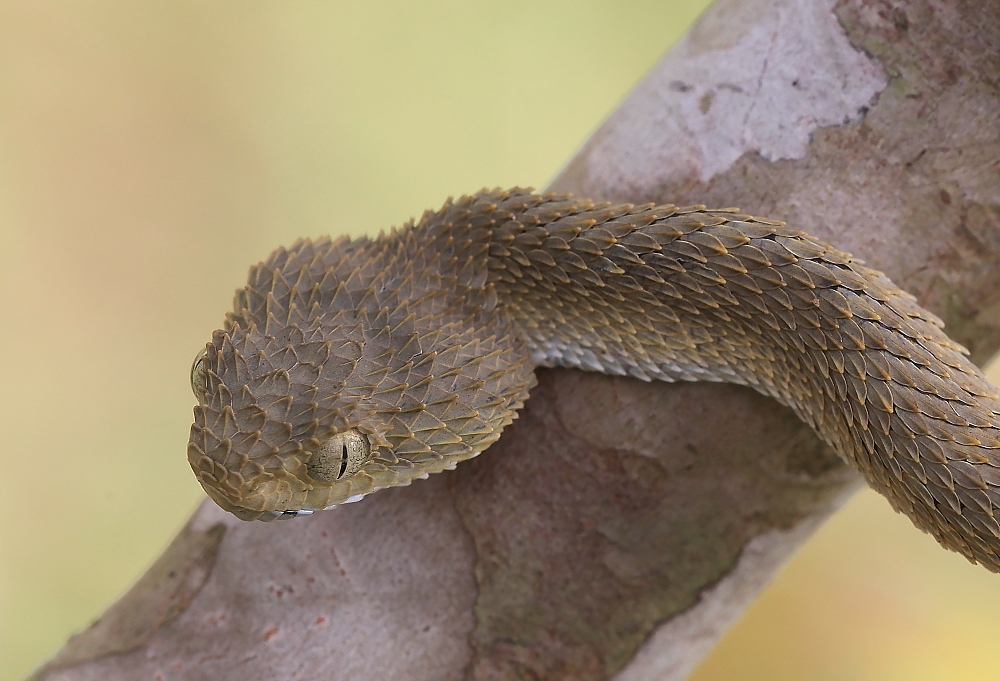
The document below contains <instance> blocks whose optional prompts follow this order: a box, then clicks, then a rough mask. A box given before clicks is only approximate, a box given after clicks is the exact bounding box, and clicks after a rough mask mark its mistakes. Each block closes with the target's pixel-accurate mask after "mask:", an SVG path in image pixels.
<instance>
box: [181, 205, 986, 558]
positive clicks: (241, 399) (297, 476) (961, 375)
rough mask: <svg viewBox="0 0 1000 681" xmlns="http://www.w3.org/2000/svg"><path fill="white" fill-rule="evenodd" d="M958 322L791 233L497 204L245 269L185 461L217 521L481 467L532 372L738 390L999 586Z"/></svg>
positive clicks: (970, 378)
mask: <svg viewBox="0 0 1000 681" xmlns="http://www.w3.org/2000/svg"><path fill="white" fill-rule="evenodd" d="M943 326H944V324H943V323H942V321H941V320H940V319H939V318H938V317H936V316H935V315H933V314H932V313H930V312H928V311H927V310H925V309H923V308H922V307H920V306H919V304H918V303H917V302H916V299H915V298H914V296H912V295H910V294H909V293H906V292H905V291H903V290H901V289H900V288H899V287H897V286H896V285H895V284H893V283H892V281H890V280H889V279H888V278H887V277H886V276H885V275H884V274H882V273H881V272H879V271H876V270H874V269H871V268H869V267H867V266H865V264H864V262H863V261H861V260H858V259H856V258H853V257H852V256H851V255H849V254H847V253H844V252H842V251H840V250H838V249H836V248H834V247H833V246H831V245H829V244H827V243H824V242H823V241H821V240H819V239H817V238H814V237H812V236H810V235H808V234H806V233H804V232H802V231H799V230H796V229H793V228H791V227H789V226H787V224H786V223H785V222H782V221H777V220H770V219H764V218H758V217H753V216H750V215H747V214H745V213H742V212H741V211H740V210H739V209H737V208H722V209H708V208H706V207H705V206H703V205H695V206H676V205H672V204H667V205H654V204H651V203H650V204H642V205H634V204H628V203H622V204H616V203H612V202H606V201H595V200H591V199H586V198H582V197H575V196H573V195H570V194H559V193H534V192H532V191H531V190H529V189H521V188H515V189H510V190H503V189H494V190H482V191H480V192H479V193H477V194H474V195H469V196H463V197H461V198H459V199H457V200H454V199H449V200H448V201H446V202H445V204H444V205H443V207H442V208H441V209H440V210H437V211H426V212H424V214H423V216H422V217H421V218H420V219H419V220H412V219H411V220H409V221H408V222H406V223H404V224H402V225H401V226H400V227H393V228H391V229H390V230H389V231H383V232H381V233H380V234H379V235H378V236H375V237H360V238H349V237H347V236H343V237H339V238H330V237H323V238H318V239H315V240H312V239H300V240H298V241H296V242H295V243H294V244H293V245H291V246H290V247H288V248H279V249H278V250H276V251H275V252H274V253H272V254H271V255H270V257H268V258H267V259H266V260H265V261H263V262H261V263H259V264H257V265H255V266H253V267H251V268H250V272H249V276H248V282H247V284H246V286H244V287H243V288H242V289H240V290H238V291H237V292H236V295H235V300H234V305H233V310H232V312H229V313H227V315H226V317H225V322H224V325H223V328H222V329H220V330H217V331H215V332H214V333H213V335H212V338H211V341H210V342H209V343H207V344H206V345H205V347H204V349H203V350H202V351H201V352H199V353H198V355H197V357H196V358H195V361H194V364H193V366H192V370H191V384H192V389H193V391H194V393H195V396H196V397H197V400H198V404H197V406H196V407H195V408H194V423H193V425H192V426H191V431H190V439H189V443H188V448H187V457H188V462H189V463H190V465H191V468H192V469H193V471H194V473H195V475H196V476H197V479H198V480H199V482H200V483H201V485H202V487H203V488H204V490H205V492H206V493H207V494H208V496H209V497H211V498H212V499H213V500H214V501H215V502H216V503H217V504H218V505H219V506H220V507H222V508H223V509H225V510H226V511H229V512H231V513H233V514H235V515H236V516H237V517H239V518H241V519H244V520H273V519H275V518H291V517H297V516H303V515H309V514H311V513H313V512H314V511H319V510H322V509H329V508H333V507H335V506H338V505H340V504H344V503H351V502H355V501H358V500H360V499H362V498H363V497H364V496H365V495H368V494H370V493H372V492H375V491H377V490H381V489H384V488H388V487H394V486H399V485H408V484H410V483H412V482H413V481H414V480H416V479H424V478H426V477H427V476H428V475H429V474H432V473H437V472H440V471H444V470H450V469H454V468H455V466H456V465H457V464H458V463H459V462H461V461H464V460H467V459H471V458H472V457H475V456H477V455H479V454H480V453H482V452H483V451H484V450H486V448H488V447H489V446H490V445H491V444H492V443H493V442H495V441H496V440H497V439H498V438H499V437H500V434H501V432H502V431H503V429H504V428H505V427H506V426H508V425H509V424H510V423H511V422H512V421H513V420H514V419H515V418H516V417H517V413H518V410H519V409H520V408H521V407H522V406H523V404H524V402H525V400H526V399H527V398H528V393H529V391H530V389H531V388H532V386H534V385H535V369H536V368H537V367H571V368H577V369H583V370H586V371H595V372H602V373H605V374H611V375H619V376H630V377H633V378H637V379H641V380H644V381H651V380H657V381H715V382H726V383H734V384H739V385H743V386H748V387H750V388H752V389H754V390H756V391H758V392H760V393H763V394H764V395H768V396H770V397H772V398H774V399H776V400H777V401H778V402H780V403H782V404H784V405H787V406H788V407H790V408H791V409H792V410H793V411H794V412H795V413H796V414H797V415H798V417H799V418H801V419H802V420H803V421H805V422H806V423H807V424H808V425H810V426H811V427H812V428H813V429H814V430H815V432H816V433H817V434H818V435H819V437H820V438H821V439H822V440H823V441H825V442H826V443H827V444H829V445H830V446H831V447H832V448H833V449H834V450H835V451H836V452H837V453H838V454H839V455H840V456H841V457H842V458H843V459H844V460H846V461H847V462H848V463H849V464H850V465H852V466H853V467H854V468H855V469H856V470H857V471H859V472H860V474H861V475H862V476H863V477H864V479H865V480H866V481H867V482H868V484H869V485H870V486H871V487H873V488H874V489H875V490H876V491H878V492H880V493H881V494H882V495H884V496H885V497H886V498H887V499H888V500H889V502H890V504H891V505H892V507H893V508H894V509H896V510H897V511H899V512H902V513H904V514H905V515H907V516H908V517H909V518H910V519H911V520H912V521H913V523H914V524H915V525H916V526H917V527H918V528H920V529H922V530H924V531H925V532H928V533H929V534H931V535H932V536H933V537H934V538H935V539H937V541H938V542H939V543H940V544H942V545H943V546H944V547H946V548H949V549H952V550H954V551H957V552H959V553H960V554H962V555H963V556H965V557H966V558H968V559H969V560H970V561H972V562H974V563H980V564H982V565H983V566H985V567H986V568H987V569H989V570H992V571H994V572H998V571H1000V524H998V522H997V516H998V515H1000V399H998V392H997V389H996V388H994V387H993V386H992V385H991V384H990V383H989V382H988V381H987V380H986V378H985V377H984V375H983V374H982V372H981V371H980V370H979V369H978V368H977V367H976V366H974V365H973V364H972V363H971V362H970V361H969V360H968V359H967V357H966V355H967V354H968V352H967V351H966V350H965V348H963V347H962V346H961V345H960V344H958V343H956V342H955V341H953V340H951V339H950V338H949V337H948V336H947V335H946V334H945V333H944V331H943Z"/></svg>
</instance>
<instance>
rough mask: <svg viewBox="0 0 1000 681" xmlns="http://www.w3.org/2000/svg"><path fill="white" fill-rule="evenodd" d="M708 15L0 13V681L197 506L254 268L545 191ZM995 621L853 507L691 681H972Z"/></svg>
mask: <svg viewBox="0 0 1000 681" xmlns="http://www.w3.org/2000/svg"><path fill="white" fill-rule="evenodd" d="M706 4H707V2H706V1H705V0H695V1H690V0H677V1H674V2H671V1H669V0H576V1H575V2H569V1H568V0H532V1H531V2H528V1H527V0H505V1H499V0H495V1H494V2H476V1H474V0H471V1H470V0H433V1H428V2H412V1H410V2H407V1H405V0H384V1H381V2H374V3H367V4H365V3H353V2H350V3H349V2H329V1H328V2H320V1H317V0H302V1H300V2H287V3H279V2H262V1H247V0H243V1H240V2H236V1H224V0H173V1H172V2H158V3H137V2H132V1H126V0H89V1H86V2H83V1H80V0H61V1H58V2H56V1H53V0H0V320H2V321H0V323H2V327H0V357H2V358H3V369H4V373H3V376H4V378H3V383H2V385H3V390H2V391H0V419H2V422H0V424H2V430H3V433H4V437H3V441H2V442H3V444H2V446H0V470H2V475H3V483H4V492H3V494H2V495H0V505H2V516H3V522H2V523H0V679H11V680H15V679H20V678H23V677H24V676H25V675H26V674H27V673H28V672H29V671H30V670H31V669H32V668H33V667H35V666H36V665H38V664H39V663H40V662H41V661H42V660H43V659H44V658H45V657H47V656H48V655H50V654H51V653H52V652H54V651H55V650H56V649H57V648H58V647H59V646H60V645H61V643H62V642H63V641H64V640H65V639H66V637H67V636H68V635H69V634H70V633H72V632H74V631H77V630H79V629H81V628H83V627H85V626H86V625H87V624H88V623H89V622H90V621H91V620H92V619H93V618H95V617H96V616H97V615H98V614H99V613H100V612H101V610H102V609H103V608H104V607H105V606H106V605H107V604H108V603H109V602H110V601H112V600H113V599H114V598H116V597H117V596H118V595H119V594H121V593H122V591H123V590H124V589H126V588H127V587H128V585H129V584H130V583H131V581H132V580H134V579H135V578H136V577H137V576H138V575H139V574H140V573H141V572H142V571H143V569H144V568H145V567H146V566H147V565H149V563H150V562H151V561H152V560H153V558H154V557H155V556H156V555H157V554H158V553H159V552H160V551H161V550H162V549H163V548H164V546H165V545H166V543H167V541H168V540H169V538H170V537H171V536H172V535H173V534H174V533H175V532H176V531H177V529H178V528H179V527H180V526H181V524H182V523H183V522H184V520H185V519H186V518H187V516H188V515H189V514H190V512H191V511H192V510H193V509H194V507H195V505H196V504H197V503H198V501H199V500H200V499H201V498H202V493H201V491H200V489H199V487H198V485H197V484H196V483H195V480H194V477H193V476H192V475H191V472H190V470H189V469H188V466H187V463H186V461H185V458H184V449H185V443H186V440H187V429H188V425H189V423H190V418H191V406H192V404H193V402H194V398H193V397H192V395H191V392H190V389H189V387H188V370H189V367H190V363H191V360H192V358H193V356H194V354H195V352H197V350H198V349H199V348H200V347H201V346H202V344H203V343H204V342H205V341H206V340H207V339H208V338H209V335H210V333H211V331H212V330H213V329H214V328H216V327H217V326H218V325H219V323H220V322H221V320H222V315H223V313H224V312H225V310H226V309H227V308H228V306H229V303H230V301H231V297H232V292H233V290H234V289H235V288H236V287H237V286H240V285H242V281H243V278H244V275H245V273H246V269H247V266H248V265H249V264H250V263H252V262H256V261H257V260H259V259H261V258H263V257H264V256H265V255H266V254H267V253H268V252H269V251H270V250H271V249H272V248H273V247H274V246H276V245H278V244H282V243H286V244H287V243H289V242H290V241H292V240H293V239H294V238H295V237H298V236H305V235H319V234H326V233H343V232H350V233H354V234H358V233H362V232H371V231H376V230H378V229H380V228H383V227H386V226H388V225H390V224H398V223H400V222H402V221H403V220H404V219H405V218H407V217H408V216H410V215H413V214H419V212H420V211H421V210H423V209H424V208H426V207H436V206H438V205H440V203H441V202H442V200H443V199H444V198H445V197H446V196H448V195H449V194H458V193H465V192H470V191H475V190H477V189H479V188H480V187H483V186H490V187H492V186H497V185H505V186H506V185H515V184H520V185H533V186H536V187H541V186H544V185H545V184H546V183H547V182H548V180H549V179H550V178H552V177H553V175H554V174H555V173H556V172H557V170H558V169H559V167H560V165H561V164H562V163H563V162H565V161H566V160H567V159H568V158H569V157H570V156H571V155H572V153H573V151H574V150H575V148H576V147H577V146H578V145H579V144H580V143H581V142H582V141H583V140H584V139H585V137H586V136H587V134H588V133H589V132H590V131H591V130H593V129H594V127H595V126H596V125H597V124H598V123H599V122H600V120H601V119H602V118H603V117H604V116H605V115H606V114H607V113H608V112H609V111H610V110H611V109H612V108H613V107H614V106H615V104H616V103H617V102H618V101H619V100H620V98H621V97H622V96H623V95H624V94H625V93H626V92H627V91H628V89H629V88H630V87H631V86H632V85H633V84H634V83H635V82H636V81H637V80H638V79H639V78H641V77H642V75H643V74H644V72H645V71H647V70H648V69H649V68H650V67H651V66H652V65H653V63H654V62H655V60H656V59H657V57H658V56H659V55H660V54H661V53H662V52H663V51H664V50H665V49H666V48H667V47H668V46H669V45H670V44H671V43H672V42H673V41H674V40H675V39H676V38H677V37H678V36H679V35H681V34H682V33H683V32H684V31H685V30H686V28H687V27H688V26H689V25H690V23H691V22H692V21H693V20H694V19H695V17H696V16H697V14H698V13H699V12H700V11H701V10H702V9H703V8H704V6H705V5H706ZM997 378H998V376H994V381H996V380H997ZM997 606H1000V577H998V576H994V575H990V574H988V573H987V572H985V571H984V570H982V569H981V568H974V567H972V566H970V565H968V564H966V563H965V561H964V560H963V559H961V558H959V557H958V556H956V555H953V554H947V553H945V552H944V551H941V550H939V549H938V548H937V547H936V545H935V544H934V543H933V541H931V540H930V539H929V538H927V537H925V536H923V535H920V534H919V533H918V532H917V531H916V530H914V529H913V528H912V527H910V526H909V523H908V522H907V521H905V520H904V519H902V518H900V517H898V516H895V515H893V514H892V512H891V511H890V510H889V508H888V505H887V504H886V503H885V502H883V501H882V500H881V499H880V498H878V497H875V496H874V495H873V494H871V493H869V492H865V493H862V494H859V495H858V496H857V497H856V498H855V499H854V500H853V501H852V502H851V503H850V504H849V505H848V507H847V508H845V510H844V511H843V512H842V513H841V514H839V515H838V516H837V517H836V518H834V519H833V520H832V521H831V522H830V523H829V524H828V525H826V526H825V527H824V528H823V530H821V531H820V532H819V533H818V534H817V536H816V537H815V538H814V539H813V540H812V541H811V542H810V543H809V545H808V546H807V547H806V548H805V549H804V550H803V551H802V552H801V553H800V554H799V555H798V556H797V557H796V559H795V560H794V561H792V563H791V564H790V566H789V567H788V568H787V569H786V570H785V572H784V573H783V574H782V575H781V577H780V578H779V579H778V580H777V581H776V583H775V584H774V585H773V586H772V587H771V589H770V590H769V591H768V592H767V593H766V594H765V595H764V597H763V598H761V599H760V601H759V602H758V603H757V604H756V605H755V606H754V607H753V608H752V610H751V611H750V613H749V614H748V616H747V617H746V618H744V620H743V621H742V622H741V623H740V624H739V625H738V626H737V627H736V628H735V629H734V631H733V632H732V634H731V635H730V636H729V637H728V639H727V640H726V641H725V643H724V644H723V645H722V646H721V647H720V648H719V649H718V650H717V651H716V652H715V653H714V654H713V655H712V657H711V658H710V659H709V660H708V661H707V662H706V663H705V665H704V666H703V667H702V669H701V670H700V671H699V672H698V674H697V675H696V678H697V679H698V681H710V680H722V679H744V680H753V679H768V680H774V679H779V680H782V679H795V680H797V681H837V680H841V679H844V680H847V679H850V680H852V681H866V680H869V679H871V680H876V679H877V680H880V681H895V680H897V679H898V680H900V681H903V680H906V681H921V680H923V679H928V680H931V679H933V680H934V681H942V680H948V679H961V680H962V681H976V680H980V679H982V680H987V679H990V680H993V679H996V678H998V676H1000V673H998V672H997V671H996V662H995V660H994V659H993V657H992V651H993V644H994V642H995V632H997V631H1000V608H998V607H997Z"/></svg>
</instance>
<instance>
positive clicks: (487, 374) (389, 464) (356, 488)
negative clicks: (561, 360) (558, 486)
mask: <svg viewBox="0 0 1000 681" xmlns="http://www.w3.org/2000/svg"><path fill="white" fill-rule="evenodd" d="M345 243H346V244H347V245H348V246H350V245H351V244H350V243H348V242H344V241H338V242H330V241H328V240H327V241H325V242H319V243H313V242H309V241H302V242H299V243H298V244H296V246H293V247H292V249H290V250H289V251H285V250H284V249H280V250H279V251H276V253H275V254H274V255H272V258H271V259H270V260H269V261H268V262H265V263H261V264H260V265H258V266H257V267H255V268H254V269H252V270H251V274H250V284H249V285H248V286H247V287H246V288H245V289H243V290H242V291H239V292H237V296H236V305H235V310H236V312H235V313H231V314H230V315H229V318H228V322H227V324H226V327H225V328H224V329H222V330H219V331H216V332H215V333H214V334H213V337H212V341H211V343H209V344H207V346H206V347H205V349H204V350H202V351H201V352H200V353H198V355H197V357H196V358H195V361H194V364H193V366H192V370H191V386H192V389H193V390H194V393H195V395H196V397H197V398H198V405H197V406H196V407H195V410H194V424H193V425H192V426H191V435H190V440H189V444H188V462H189V463H190V465H191V467H192V469H193V470H194V472H195V475H196V476H197V477H198V480H199V482H200V483H201V485H202V487H204V489H205V491H206V492H207V493H208V495H209V496H210V497H211V498H212V499H213V500H214V501H215V502H216V503H217V504H218V505H219V506H221V507H222V508H223V509H225V510H227V511H229V512H231V513H233V514H235V515H236V516H238V517H240V518H242V519H244V520H254V519H259V520H271V519H274V518H286V517H294V516H297V515H306V514H308V513H311V512H313V511H317V510H322V509H326V508H330V507H332V506H336V505H339V504H342V503H350V502H352V501H357V500H359V499H361V498H362V497H363V496H365V495H366V494H369V493H371V492H373V491H375V490H377V489H381V488H384V487H391V486H397V485H406V484H409V483H410V482H412V481H413V480H415V479H418V478H424V477H427V475H428V474H430V473H435V472H439V471H441V470H445V469H450V468H454V466H455V464H456V463H457V462H458V461H461V460H464V459H468V458H471V457H473V456H475V455H476V454H478V453H480V452H481V451H482V450H483V449H485V448H486V447H488V446H489V445H490V444H491V443H492V442H493V441H495V440H496V439H497V438H498V437H499V436H500V432H501V430H502V429H503V427H504V426H506V425H507V424H509V423H510V422H511V420H512V419H513V418H514V415H515V410H516V409H518V408H520V406H521V404H522V403H523V401H524V399H526V398H527V391H528V389H529V387H530V385H531V384H533V382H534V374H533V373H532V368H533V367H532V365H531V363H530V362H528V361H527V359H528V357H529V353H528V351H527V350H526V349H525V348H523V347H521V346H518V345H516V344H514V343H513V341H512V340H511V334H508V333H503V334H502V333H499V332H498V329H499V327H497V318H496V315H494V316H493V317H491V318H489V319H487V320H485V322H484V321H482V320H478V319H477V318H475V317H470V316H469V313H468V312H467V311H465V310H459V311H458V312H455V311H454V310H453V309H452V311H451V313H449V315H444V314H442V313H441V311H442V310H446V311H447V310H449V308H448V306H447V305H444V306H441V305H438V303H437V300H436V298H435V297H433V296H439V295H440V294H439V289H440V286H438V284H439V282H437V281H435V282H434V286H435V287H436V288H432V287H431V286H430V285H428V286H421V285H419V281H416V282H414V279H413V278H411V279H409V280H408V282H409V283H408V285H409V286H410V288H411V290H412V289H417V290H422V291H426V290H431V291H432V292H433V293H432V297H431V298H429V300H430V303H427V304H428V305H430V306H431V309H430V311H429V312H424V311H423V310H422V309H420V308H419V307H418V305H419V304H421V303H419V302H418V303H415V304H412V305H411V303H410V300H411V298H404V297H395V298H394V297H393V296H396V295H397V292H398V291H399V290H400V287H399V286H398V285H397V286H396V287H392V286H389V285H387V284H385V283H384V282H380V281H379V279H378V276H379V275H378V272H376V273H375V275H374V276H371V275H369V276H368V277H367V278H363V277H361V276H360V275H358V274H357V272H353V271H348V272H346V273H344V274H343V276H338V277H337V278H336V279H334V278H333V276H332V275H331V274H330V270H328V269H322V268H320V267H319V266H318V265H317V263H319V265H322V259H323V257H324V256H326V257H327V258H328V259H329V260H338V261H340V260H343V258H342V257H339V254H338V252H337V251H336V249H337V247H338V246H342V245H344V244H345ZM386 271H392V270H391V269H388V268H387V269H383V270H380V272H386ZM423 271H427V269H426V268H423ZM397 276H398V272H397ZM310 278H311V279H310ZM289 280H291V281H296V282H297V283H296V284H295V285H289V284H288V283H287V282H288V281H289ZM310 281H312V282H315V283H310ZM358 281H364V283H363V284H358V286H360V287H362V288H360V289H359V290H358V291H356V292H352V291H349V290H348V285H354V283H355V282H358ZM345 282H346V283H345ZM373 292H375V293H378V294H379V295H380V296H381V298H380V299H379V300H376V301H375V303H376V304H372V299H373V298H375V293H373ZM358 300H361V301H362V304H359V303H358V302H357V301H358ZM420 300H424V301H426V300H428V298H427V297H426V296H425V297H424V298H421V299H420ZM476 309H477V312H476V314H479V312H478V311H479V310H481V309H482V306H481V305H479V304H478V303H476ZM451 314H453V315H454V316H450V315H451ZM421 320H424V324H425V325H424V326H421V324H420V321H421ZM499 330H502V329H499Z"/></svg>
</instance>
